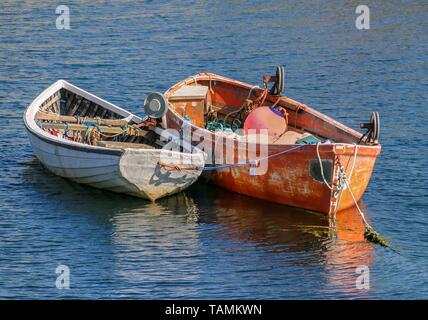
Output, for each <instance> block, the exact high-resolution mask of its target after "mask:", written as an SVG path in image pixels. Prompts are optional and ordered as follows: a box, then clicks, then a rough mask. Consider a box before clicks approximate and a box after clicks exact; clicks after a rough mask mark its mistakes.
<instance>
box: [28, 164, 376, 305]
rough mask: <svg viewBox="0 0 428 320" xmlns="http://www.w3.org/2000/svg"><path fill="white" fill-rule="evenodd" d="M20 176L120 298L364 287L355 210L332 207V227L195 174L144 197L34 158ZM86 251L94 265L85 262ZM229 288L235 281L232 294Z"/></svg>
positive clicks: (364, 250)
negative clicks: (181, 188)
mask: <svg viewBox="0 0 428 320" xmlns="http://www.w3.org/2000/svg"><path fill="white" fill-rule="evenodd" d="M24 180H25V182H26V184H27V186H28V188H32V190H33V199H34V201H37V200H36V198H40V199H41V200H40V203H42V204H43V208H44V211H43V212H44V213H43V214H41V216H40V218H41V219H42V220H43V221H44V219H46V215H48V216H49V217H50V219H51V220H50V224H49V226H46V228H48V229H52V230H63V232H64V233H54V234H53V235H52V237H53V238H55V239H59V240H61V239H65V238H67V239H70V240H71V241H70V242H69V245H68V247H65V248H63V250H64V251H67V250H68V251H69V252H70V255H72V256H73V257H75V256H76V255H75V251H76V250H81V249H79V248H81V241H86V240H85V239H89V240H90V241H89V242H84V243H85V246H86V247H87V249H86V250H87V252H86V253H85V252H81V251H79V252H80V253H79V256H81V257H80V258H81V259H83V262H84V263H82V264H81V266H82V268H83V266H84V270H83V269H82V272H85V273H87V274H90V275H94V274H98V272H99V270H100V268H101V269H102V270H104V271H103V272H104V273H105V278H106V279H107V280H106V281H108V282H109V283H110V284H109V285H113V284H115V285H117V286H118V287H120V290H119V289H118V290H119V291H115V292H120V294H121V296H123V297H133V296H134V294H138V296H139V297H142V296H145V294H147V295H148V296H150V297H171V298H198V297H201V296H202V297H205V296H204V295H203V293H201V292H205V293H206V297H208V293H209V294H211V293H212V292H218V298H222V297H223V298H224V297H230V298H232V297H237V296H240V297H242V296H245V297H248V298H249V297H250V296H256V295H257V294H259V295H260V297H262V296H263V297H277V296H278V295H280V294H282V295H281V296H285V297H289V295H286V294H287V293H286V292H290V291H293V290H295V291H296V290H297V291H298V290H300V293H299V294H300V295H297V294H296V297H301V298H302V297H305V296H306V295H307V294H308V292H318V293H317V294H320V292H321V293H322V295H320V296H317V297H320V298H322V297H325V296H326V297H328V296H332V297H337V296H342V297H343V296H345V297H348V296H349V297H355V296H358V297H361V296H362V295H364V294H366V293H364V292H361V290H358V289H356V286H355V281H356V279H357V277H358V274H356V268H357V267H358V266H369V267H370V265H371V263H372V251H373V246H372V245H371V244H369V243H367V242H365V241H364V226H363V224H362V222H361V220H360V217H359V215H358V213H357V211H356V210H354V209H348V210H346V211H341V212H339V213H338V214H337V219H336V227H335V228H332V225H331V223H330V222H329V220H328V218H327V217H326V216H325V215H324V214H316V213H311V212H307V211H304V210H301V209H294V208H289V207H286V206H283V205H278V204H274V203H269V202H265V201H261V200H257V199H252V198H249V197H246V196H241V195H239V194H236V193H233V192H228V191H226V190H224V189H221V188H218V187H215V186H212V185H208V184H204V183H201V182H198V183H196V184H195V185H194V186H193V187H191V188H190V189H188V190H186V191H185V192H182V193H179V194H177V195H174V196H171V197H167V198H165V199H162V200H160V201H158V202H157V203H150V202H147V201H144V200H142V199H138V198H133V197H128V196H125V195H118V194H114V193H111V192H108V191H101V190H97V189H93V188H88V187H85V186H82V185H79V184H75V183H73V182H69V181H66V180H64V179H61V178H58V177H56V176H53V175H50V174H48V173H46V171H45V170H42V169H41V168H40V165H39V164H38V163H37V162H36V161H32V162H31V163H30V164H29V170H27V171H26V173H25V175H24ZM34 219H38V217H37V216H35V217H34ZM43 225H45V224H43ZM88 237H89V238H88ZM73 239H82V240H79V241H77V242H74V240H73ZM76 248H77V249H76ZM85 255H88V256H86V258H85ZM93 260H94V261H97V262H96V265H97V268H95V269H94V270H93V271H91V270H90V268H91V267H90V266H91V264H89V263H88V261H93ZM73 261H74V260H73ZM88 268H89V270H88ZM219 286H220V287H219ZM273 286H274V287H275V289H273ZM302 286H303V288H302ZM312 286H314V288H312ZM316 286H318V287H317V288H316V289H315V287H316ZM229 287H230V288H229ZM231 288H240V290H241V293H240V295H238V293H234V291H233V290H232V289H231ZM269 288H271V289H269ZM296 288H297V289H296ZM222 290H223V291H222ZM207 292H208V293H207ZM228 292H229V293H228ZM272 292H276V293H275V294H274V293H272ZM278 292H280V293H278ZM245 294H247V295H245ZM209 296H211V295H209ZM292 297H293V296H292Z"/></svg>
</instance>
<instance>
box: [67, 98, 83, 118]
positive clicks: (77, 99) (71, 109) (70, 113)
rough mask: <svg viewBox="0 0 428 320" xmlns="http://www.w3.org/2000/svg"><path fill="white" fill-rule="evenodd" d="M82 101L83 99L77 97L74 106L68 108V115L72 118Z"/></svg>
mask: <svg viewBox="0 0 428 320" xmlns="http://www.w3.org/2000/svg"><path fill="white" fill-rule="evenodd" d="M82 100H83V97H80V96H77V98H76V102H75V103H74V106H73V107H72V108H70V110H69V111H68V115H70V116H72V115H74V114H75V113H76V111H77V109H79V107H80V104H81V103H82Z"/></svg>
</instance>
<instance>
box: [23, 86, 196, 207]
mask: <svg viewBox="0 0 428 320" xmlns="http://www.w3.org/2000/svg"><path fill="white" fill-rule="evenodd" d="M24 122H25V127H26V129H27V131H28V134H29V138H30V142H31V145H32V148H33V151H34V153H35V155H36V157H37V158H38V159H39V160H40V161H41V163H42V164H43V165H44V166H45V167H46V168H47V169H48V170H49V171H51V172H53V173H54V174H57V175H59V176H61V177H64V178H67V179H70V180H73V181H75V182H78V183H83V184H87V185H90V186H93V187H96V188H101V189H107V190H111V191H115V192H120V193H126V194H130V195H134V196H137V197H142V198H145V199H149V200H152V201H154V200H156V199H158V198H161V197H164V196H167V195H171V194H174V193H177V192H179V191H181V190H183V189H185V188H187V187H188V186H190V185H191V184H192V183H193V182H194V181H196V179H197V178H198V177H199V176H200V174H201V172H202V169H203V166H204V155H203V153H201V152H200V151H198V150H197V149H195V148H193V147H191V146H186V145H184V146H183V147H182V150H181V151H182V152H180V151H168V152H167V154H165V150H164V149H162V143H161V142H160V139H159V138H160V134H162V130H161V128H157V127H153V126H150V124H149V123H147V124H146V122H145V121H143V119H141V118H140V117H138V116H136V115H134V114H132V113H130V112H128V111H126V110H124V109H122V108H120V107H118V106H115V105H113V104H111V103H109V102H107V101H105V100H103V99H100V98H98V97H97V96H95V95H93V94H91V93H89V92H86V91H84V90H82V89H80V88H78V87H76V86H74V85H72V84H70V83H68V82H66V81H64V80H59V81H57V82H55V83H54V84H53V85H51V86H50V87H49V88H47V89H46V90H45V91H43V92H42V93H41V94H40V95H39V96H38V97H37V98H36V99H35V100H34V101H33V102H32V103H31V105H30V106H29V107H28V108H27V110H26V111H25V114H24ZM151 125H153V123H151ZM91 135H93V137H95V138H93V139H91ZM172 143H173V142H170V144H172ZM173 149H174V148H173ZM174 150H178V149H177V148H176V149H174ZM165 158H166V160H164V159H165Z"/></svg>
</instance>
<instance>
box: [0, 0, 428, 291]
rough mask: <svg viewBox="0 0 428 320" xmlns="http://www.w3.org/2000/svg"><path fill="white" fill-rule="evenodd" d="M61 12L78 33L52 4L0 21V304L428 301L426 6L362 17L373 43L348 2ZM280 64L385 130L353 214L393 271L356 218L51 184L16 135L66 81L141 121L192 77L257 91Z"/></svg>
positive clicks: (345, 118)
mask: <svg viewBox="0 0 428 320" xmlns="http://www.w3.org/2000/svg"><path fill="white" fill-rule="evenodd" d="M67 3H69V4H68V5H69V8H70V15H71V29H70V30H57V29H56V28H55V19H56V17H57V15H56V14H55V8H56V6H57V4H58V3H57V1H52V2H51V1H43V4H42V2H41V1H27V2H26V1H8V0H3V1H1V3H0V146H1V153H0V159H1V160H0V161H1V174H0V205H1V207H0V298H14V299H17V298H144V299H148V298H161V299H162V298H225V299H228V298H268V299H280V298H283V299H295V298H364V299H367V298H382V299H391V298H400V299H408V298H428V233H427V227H428V217H427V214H428V212H427V211H428V210H427V202H428V201H427V200H428V198H427V190H428V188H427V179H428V174H427V170H426V166H427V158H428V157H427V156H428V155H427V150H428V149H427V137H428V135H427V129H426V128H427V126H426V121H427V119H428V117H427V116H428V114H427V110H428V109H427V105H426V104H427V99H428V80H427V67H428V60H427V53H428V52H427V46H428V19H427V15H428V6H427V5H426V2H424V1H420V2H419V3H418V1H376V2H375V1H369V3H367V4H368V5H369V7H370V9H371V29H370V30H365V31H359V30H357V29H356V28H355V24H354V22H355V17H356V14H355V8H356V6H357V5H358V4H360V3H358V2H353V1H351V2H343V1H332V2H329V3H328V4H327V3H323V2H319V1H299V2H296V3H295V4H286V3H285V2H283V1H278V2H274V1H262V2H255V3H247V2H245V1H224V2H219V1H203V2H197V1H169V2H166V1H146V2H142V1H139V2H137V1H114V2H113V1H112V2H107V1H79V2H77V1H76V2H74V1H69V2H67ZM345 3H346V4H345ZM277 64H283V65H286V94H287V95H288V96H291V97H293V98H295V99H297V100H300V101H302V102H305V103H307V104H309V105H311V106H313V107H315V108H317V109H319V110H320V111H321V112H324V113H326V114H327V115H329V116H332V117H334V118H336V119H338V120H339V121H341V122H343V123H345V124H347V125H349V126H351V127H353V128H358V124H359V122H361V121H366V120H367V119H368V117H369V116H370V112H371V111H374V110H377V111H379V112H380V114H381V121H382V129H381V141H382V145H383V149H382V153H381V156H380V157H379V158H378V162H377V164H376V167H375V171H374V174H373V177H372V180H371V182H370V185H369V187H368V189H367V192H366V194H365V195H364V197H363V202H364V203H363V206H364V210H365V211H366V212H367V214H368V216H369V219H370V220H371V222H372V223H373V225H374V226H375V227H376V229H377V230H379V231H380V232H381V233H382V234H384V235H385V236H386V237H387V238H388V239H389V240H390V241H391V243H392V245H393V246H394V247H395V248H396V249H398V250H399V251H400V252H401V254H397V253H394V252H393V251H391V250H386V249H383V248H381V247H379V246H372V245H371V244H368V243H366V242H364V241H363V236H362V231H363V228H362V225H361V222H360V220H359V219H358V216H357V213H356V212H355V211H353V210H349V211H347V212H343V213H341V214H340V215H339V216H338V225H337V230H336V233H335V234H332V232H328V230H329V229H328V228H327V227H328V221H327V220H326V219H325V218H324V217H323V216H321V215H320V216H319V215H315V214H309V213H307V212H304V211H300V210H296V209H290V208H287V207H284V206H279V205H275V204H269V203H266V202H263V201H259V200H255V199H251V198H247V197H243V196H239V195H236V194H233V193H230V192H228V191H224V190H222V189H219V188H215V187H212V186H209V185H205V184H204V183H197V184H196V185H194V186H193V187H191V188H190V189H189V190H187V191H185V192H183V193H181V194H179V195H176V196H173V197H170V198H168V199H164V200H161V201H159V202H158V203H156V204H152V203H148V202H146V201H144V200H140V199H134V198H132V197H127V196H123V195H117V194H113V193H110V192H105V191H99V190H95V189H91V188H88V187H84V186H80V185H77V184H74V183H71V182H68V181H66V180H63V179H61V178H58V177H56V176H53V175H52V174H50V173H48V172H47V171H46V170H45V169H43V167H42V166H41V165H40V164H39V162H38V161H37V160H36V158H35V157H34V156H33V153H32V150H31V147H30V145H29V142H28V139H27V136H26V133H25V131H24V126H23V121H22V114H23V111H24V109H25V108H26V106H27V105H28V104H29V103H30V102H31V101H32V99H34V97H35V96H36V95H37V94H38V93H40V92H41V91H42V90H43V89H44V88H45V87H47V86H48V85H49V84H51V83H52V82H54V81H55V80H57V79H59V78H62V79H66V80H68V81H70V82H72V83H74V84H76V85H78V86H80V87H82V88H85V89H87V90H89V91H91V92H93V93H95V94H97V95H99V96H101V97H103V98H105V99H107V100H109V101H111V102H113V103H116V104H118V105H120V106H122V107H125V108H127V109H129V110H130V111H132V112H136V113H139V112H141V109H142V107H141V105H142V102H143V100H144V97H145V96H146V94H147V93H148V92H151V91H164V90H165V89H166V88H168V87H169V86H170V85H172V84H173V83H175V82H177V81H179V80H181V79H183V78H185V77H187V76H189V75H191V74H194V73H197V72H200V71H212V72H215V73H218V74H222V75H226V76H229V77H232V78H236V79H239V80H242V81H246V82H249V83H253V84H260V82H261V77H262V75H263V74H264V73H266V72H271V71H272V70H273V67H274V66H275V65H277ZM59 264H65V265H67V266H69V268H70V272H71V289H69V290H58V289H56V288H55V280H56V276H57V275H56V274H55V268H56V267H57V266H58V265H59ZM362 265H366V266H368V267H369V269H370V289H369V290H360V289H357V288H356V286H355V281H356V278H357V276H358V274H356V267H358V266H362Z"/></svg>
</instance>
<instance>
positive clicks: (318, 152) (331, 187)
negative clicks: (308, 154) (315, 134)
mask: <svg viewBox="0 0 428 320" xmlns="http://www.w3.org/2000/svg"><path fill="white" fill-rule="evenodd" d="M320 144H321V142H318V143H317V156H318V161H319V163H320V169H321V176H322V179H323V181H324V183H325V184H326V186H327V187H328V188H329V189H330V190H333V186H330V184H329V183H328V182H327V180H326V179H325V177H324V168H323V166H322V160H321V156H320V151H319V146H320Z"/></svg>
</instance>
